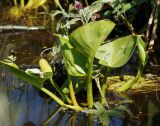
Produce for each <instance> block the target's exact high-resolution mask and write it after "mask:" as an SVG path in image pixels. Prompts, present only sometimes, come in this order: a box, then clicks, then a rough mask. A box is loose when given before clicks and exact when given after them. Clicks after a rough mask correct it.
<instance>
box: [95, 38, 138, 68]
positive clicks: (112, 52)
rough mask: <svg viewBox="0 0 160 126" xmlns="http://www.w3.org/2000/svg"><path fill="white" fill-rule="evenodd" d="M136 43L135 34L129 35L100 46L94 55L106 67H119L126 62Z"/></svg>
mask: <svg viewBox="0 0 160 126" xmlns="http://www.w3.org/2000/svg"><path fill="white" fill-rule="evenodd" d="M136 45H137V36H134V35H129V36H126V37H122V38H119V39H116V40H114V41H112V42H110V43H106V44H104V45H102V46H100V47H99V48H98V50H97V52H96V55H95V57H96V58H97V59H99V60H100V61H99V63H100V64H102V65H105V66H108V67H120V66H123V65H124V64H126V63H127V62H128V60H129V59H130V57H131V55H132V54H133V51H134V49H135V47H136Z"/></svg>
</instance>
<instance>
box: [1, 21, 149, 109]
mask: <svg viewBox="0 0 160 126" xmlns="http://www.w3.org/2000/svg"><path fill="white" fill-rule="evenodd" d="M114 26H115V24H114V23H113V22H112V21H110V20H100V21H94V22H90V23H87V24H85V25H82V26H80V27H79V28H77V29H76V30H74V31H73V32H72V33H71V34H70V35H69V36H67V35H59V34H55V35H56V36H58V37H59V40H60V48H61V54H62V57H63V61H64V65H65V68H66V71H67V81H66V84H65V87H63V89H68V90H67V91H68V93H67V94H66V93H65V92H64V90H63V89H62V87H60V86H59V85H58V84H57V83H56V82H55V81H54V79H53V78H52V77H53V75H54V69H53V68H52V67H51V66H50V65H49V63H48V62H47V61H46V60H45V59H43V58H41V59H40V60H39V66H40V69H37V68H36V69H35V68H33V69H28V70H26V71H23V70H21V69H19V68H18V66H17V65H16V64H14V63H13V61H14V60H15V59H14V58H13V57H10V58H9V59H13V60H3V61H0V63H1V64H3V65H4V66H5V67H7V68H8V69H10V70H11V72H13V73H14V74H15V75H17V76H18V77H20V78H21V79H23V80H25V81H27V82H29V83H31V84H32V85H33V86H35V87H37V88H38V89H40V90H41V91H43V92H45V93H46V94H48V95H49V96H50V97H51V98H52V99H53V100H55V101H56V102H57V103H58V104H59V105H60V106H64V107H68V108H70V109H74V110H76V111H82V110H84V108H83V106H80V104H79V103H78V102H77V99H76V93H77V92H76V90H75V87H76V88H77V89H79V88H80V89H79V90H83V88H86V89H87V90H86V95H87V106H88V108H92V107H93V105H94V98H93V93H94V92H93V89H92V79H93V74H94V72H95V71H94V69H93V66H94V65H97V63H96V62H94V60H95V58H96V59H98V60H99V66H100V68H99V69H101V66H103V67H106V68H108V69H109V70H107V71H106V74H104V78H103V81H98V79H99V78H98V76H97V78H95V79H96V82H97V86H98V89H99V91H100V95H101V96H102V104H104V105H105V106H107V107H108V108H110V106H109V104H108V103H107V101H106V100H105V94H106V92H105V91H106V87H107V85H106V83H105V82H106V79H107V76H108V74H109V72H110V70H111V69H114V68H117V67H121V66H123V65H125V64H126V63H127V62H128V60H129V59H130V57H131V56H132V54H133V52H134V51H135V49H136V47H138V54H139V59H140V60H139V68H138V74H137V76H136V77H135V78H133V79H132V80H129V81H128V82H126V83H123V84H120V85H118V87H117V88H116V89H114V91H117V92H121V91H125V90H128V89H129V88H130V87H131V86H132V85H133V84H135V83H136V82H137V81H138V80H139V77H140V76H141V73H142V70H143V67H144V65H145V63H146V59H147V56H146V51H145V48H146V44H145V43H144V42H143V40H142V39H141V36H140V35H128V36H126V37H121V38H118V39H115V40H114V41H111V42H109V43H104V41H105V40H106V37H107V36H108V35H109V34H110V33H111V31H112V30H113V28H114ZM46 80H49V81H50V82H51V84H52V86H53V87H54V88H55V90H56V91H57V92H58V93H59V95H60V96H61V97H58V96H56V95H55V94H54V93H53V92H51V91H49V90H48V89H46V88H44V87H43V83H44V81H46ZM81 84H82V85H81Z"/></svg>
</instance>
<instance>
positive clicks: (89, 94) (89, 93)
mask: <svg viewBox="0 0 160 126" xmlns="http://www.w3.org/2000/svg"><path fill="white" fill-rule="evenodd" d="M92 64H93V61H91V62H90V63H89V64H88V76H87V80H86V85H87V102H88V107H89V108H92V107H93V90H92Z"/></svg>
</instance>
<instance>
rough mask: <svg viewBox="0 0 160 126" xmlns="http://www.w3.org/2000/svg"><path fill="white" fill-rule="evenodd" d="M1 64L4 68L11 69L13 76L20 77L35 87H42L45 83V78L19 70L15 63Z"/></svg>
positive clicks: (1, 62) (2, 62)
mask: <svg viewBox="0 0 160 126" xmlns="http://www.w3.org/2000/svg"><path fill="white" fill-rule="evenodd" d="M0 64H2V65H3V66H4V67H6V68H7V69H9V70H10V71H11V72H12V73H13V74H15V75H16V76H18V77H19V78H21V79H22V80H24V81H26V82H28V83H31V84H32V85H33V86H35V87H42V84H43V83H44V81H45V80H44V79H43V78H40V77H39V76H34V75H31V74H28V73H26V72H25V71H23V70H21V69H19V68H18V66H17V65H16V64H14V63H8V62H4V61H0Z"/></svg>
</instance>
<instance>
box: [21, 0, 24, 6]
mask: <svg viewBox="0 0 160 126" xmlns="http://www.w3.org/2000/svg"><path fill="white" fill-rule="evenodd" d="M23 7H24V0H21V8H23Z"/></svg>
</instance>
